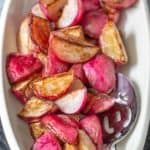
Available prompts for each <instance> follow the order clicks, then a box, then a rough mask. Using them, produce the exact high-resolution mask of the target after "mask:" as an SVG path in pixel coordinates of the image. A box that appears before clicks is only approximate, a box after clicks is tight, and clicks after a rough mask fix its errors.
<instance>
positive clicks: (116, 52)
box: [99, 21, 128, 64]
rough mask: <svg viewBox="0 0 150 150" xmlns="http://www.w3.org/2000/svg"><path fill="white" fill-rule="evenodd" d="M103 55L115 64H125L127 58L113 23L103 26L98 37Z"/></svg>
mask: <svg viewBox="0 0 150 150" xmlns="http://www.w3.org/2000/svg"><path fill="white" fill-rule="evenodd" d="M99 42H100V46H101V49H102V52H103V54H105V55H106V56H109V57H110V58H112V59H113V60H114V61H115V62H116V63H117V64H126V63H127V62H128V56H127V53H126V49H125V47H124V44H123V41H122V39H121V37H120V34H119V31H118V29H117V27H116V25H115V24H114V23H113V22H111V21H110V22H108V23H107V24H105V26H104V28H103V30H102V33H101V34H100V37H99Z"/></svg>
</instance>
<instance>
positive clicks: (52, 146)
mask: <svg viewBox="0 0 150 150" xmlns="http://www.w3.org/2000/svg"><path fill="white" fill-rule="evenodd" d="M32 150H62V148H61V146H60V144H59V142H58V140H57V139H56V137H55V136H54V135H53V134H52V133H50V132H46V133H44V134H43V135H42V136H41V137H39V138H38V139H37V140H36V141H35V143H34V145H33V147H32Z"/></svg>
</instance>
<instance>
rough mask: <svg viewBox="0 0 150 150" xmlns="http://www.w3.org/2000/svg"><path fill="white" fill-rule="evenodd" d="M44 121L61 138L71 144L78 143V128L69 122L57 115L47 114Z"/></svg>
mask: <svg viewBox="0 0 150 150" xmlns="http://www.w3.org/2000/svg"><path fill="white" fill-rule="evenodd" d="M41 121H42V123H43V124H44V125H45V126H46V127H47V128H49V130H50V131H51V132H53V133H54V134H55V135H56V136H57V137H58V138H59V139H60V140H62V141H63V142H65V143H69V144H76V142H77V136H78V129H77V128H76V127H73V126H71V125H70V123H67V122H66V121H65V120H64V119H62V118H61V117H59V116H57V115H47V116H44V117H43V118H42V120H41Z"/></svg>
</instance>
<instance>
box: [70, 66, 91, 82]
mask: <svg viewBox="0 0 150 150" xmlns="http://www.w3.org/2000/svg"><path fill="white" fill-rule="evenodd" d="M71 69H73V70H74V74H75V76H76V77H78V78H79V79H80V80H81V81H82V82H83V83H84V84H88V80H87V78H86V76H85V73H84V70H83V64H74V65H73V66H72V68H71Z"/></svg>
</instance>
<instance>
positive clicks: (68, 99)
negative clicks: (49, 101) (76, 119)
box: [55, 88, 87, 114]
mask: <svg viewBox="0 0 150 150" xmlns="http://www.w3.org/2000/svg"><path fill="white" fill-rule="evenodd" d="M86 102H87V89H86V88H82V89H78V90H75V91H72V92H70V93H68V94H66V95H65V96H63V97H61V98H59V99H58V100H56V101H55V103H56V105H57V106H58V107H59V109H60V110H61V111H62V112H64V113H66V114H75V113H78V112H80V111H81V110H82V109H83V108H84V106H85V104H86Z"/></svg>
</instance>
